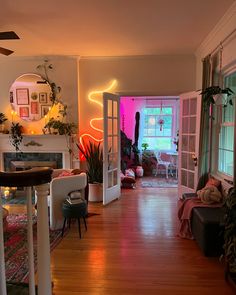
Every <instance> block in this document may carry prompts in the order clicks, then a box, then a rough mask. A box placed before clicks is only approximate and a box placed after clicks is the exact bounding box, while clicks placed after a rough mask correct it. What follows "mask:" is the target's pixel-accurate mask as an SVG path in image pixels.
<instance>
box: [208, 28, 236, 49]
mask: <svg viewBox="0 0 236 295" xmlns="http://www.w3.org/2000/svg"><path fill="white" fill-rule="evenodd" d="M235 32H236V28H235V29H234V30H233V31H232V32H231V33H230V34H229V35H228V36H226V37H225V38H224V39H223V40H222V41H221V42H220V44H218V45H217V46H216V47H215V48H214V49H213V50H212V51H211V52H210V53H209V54H210V55H212V54H213V53H215V51H217V49H218V48H219V47H221V46H223V44H224V43H225V42H226V41H227V40H228V39H229V38H230V37H231V36H232V35H233V34H234V33H235Z"/></svg>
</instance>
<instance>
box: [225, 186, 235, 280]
mask: <svg viewBox="0 0 236 295" xmlns="http://www.w3.org/2000/svg"><path fill="white" fill-rule="evenodd" d="M224 208H225V220H224V221H225V228H224V256H225V261H226V278H227V279H228V278H230V279H231V280H232V281H233V282H234V284H235V285H236V188H235V187H234V188H231V189H230V191H229V194H228V196H227V198H226V200H225V204H224Z"/></svg>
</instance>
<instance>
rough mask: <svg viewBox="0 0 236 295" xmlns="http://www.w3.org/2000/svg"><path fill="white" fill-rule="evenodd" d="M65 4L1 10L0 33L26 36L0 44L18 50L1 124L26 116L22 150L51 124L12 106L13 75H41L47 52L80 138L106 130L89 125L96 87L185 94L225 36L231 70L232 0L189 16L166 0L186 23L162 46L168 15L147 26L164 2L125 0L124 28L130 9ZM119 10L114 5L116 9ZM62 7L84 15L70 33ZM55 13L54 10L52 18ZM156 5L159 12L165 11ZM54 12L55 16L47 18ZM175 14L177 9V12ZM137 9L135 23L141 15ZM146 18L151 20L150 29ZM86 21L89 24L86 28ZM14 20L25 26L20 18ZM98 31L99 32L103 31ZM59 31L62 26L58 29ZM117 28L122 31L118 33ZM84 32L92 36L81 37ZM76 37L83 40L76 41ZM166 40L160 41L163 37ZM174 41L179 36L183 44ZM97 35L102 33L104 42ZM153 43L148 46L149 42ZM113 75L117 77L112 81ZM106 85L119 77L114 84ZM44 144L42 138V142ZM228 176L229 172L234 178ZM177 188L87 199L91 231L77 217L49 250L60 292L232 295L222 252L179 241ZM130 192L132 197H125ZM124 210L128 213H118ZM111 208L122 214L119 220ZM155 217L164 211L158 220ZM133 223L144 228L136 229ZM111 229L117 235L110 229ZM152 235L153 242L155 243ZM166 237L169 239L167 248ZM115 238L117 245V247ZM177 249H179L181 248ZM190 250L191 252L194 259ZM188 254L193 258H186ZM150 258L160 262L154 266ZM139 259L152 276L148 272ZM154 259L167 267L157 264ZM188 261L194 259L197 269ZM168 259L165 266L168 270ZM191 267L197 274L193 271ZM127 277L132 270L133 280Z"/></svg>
mask: <svg viewBox="0 0 236 295" xmlns="http://www.w3.org/2000/svg"><path fill="white" fill-rule="evenodd" d="M69 2H70V4H71V7H70V6H69V5H68V7H65V6H63V4H62V3H58V8H56V7H55V6H53V5H52V4H51V3H47V4H45V8H44V9H43V5H42V3H41V5H40V6H39V5H36V6H33V5H34V4H32V3H30V2H29V1H25V3H24V4H22V6H21V7H19V4H16V7H15V8H13V7H11V5H10V4H6V3H5V4H4V7H3V9H2V11H5V12H6V15H5V16H4V18H3V22H4V25H3V26H2V27H1V31H11V30H14V31H15V32H16V33H17V34H18V35H19V37H20V40H10V41H7V40H1V41H0V42H1V47H5V48H9V49H12V50H14V51H15V53H14V54H12V55H10V56H3V55H1V57H0V65H1V67H0V73H1V79H0V89H1V92H0V100H1V110H0V111H1V112H2V113H4V114H5V115H6V117H7V118H8V120H7V121H6V122H5V130H10V127H11V124H12V122H15V123H17V122H20V124H21V125H22V126H23V130H24V132H23V133H24V134H23V140H24V144H23V145H22V147H23V149H26V148H27V147H26V146H25V144H27V143H28V142H30V141H31V140H32V138H33V140H34V141H36V142H38V139H39V140H40V138H41V137H42V138H43V137H44V134H43V131H42V130H43V129H44V126H45V117H44V116H43V117H42V118H41V119H40V120H39V121H27V120H23V119H21V118H20V117H19V116H18V115H14V114H12V106H11V104H10V103H9V91H10V89H11V86H12V84H13V83H14V82H15V80H16V79H17V78H18V77H20V76H21V75H23V74H30V73H31V74H32V73H33V74H38V75H44V73H43V72H42V71H40V70H39V68H38V66H39V65H42V64H43V63H44V62H45V60H46V59H47V60H48V61H49V62H48V64H52V67H53V68H52V70H50V71H49V72H48V75H49V78H50V80H51V81H53V82H55V83H56V85H58V86H60V87H61V92H60V99H61V100H62V101H63V103H64V104H65V105H66V106H67V116H66V121H67V122H70V123H74V124H75V125H76V126H77V130H78V131H77V139H78V140H79V136H81V135H83V134H85V133H89V134H90V135H92V136H93V137H95V138H97V139H99V140H100V139H101V138H102V133H101V131H100V129H101V128H100V125H99V124H101V122H99V123H98V126H99V128H98V129H99V130H96V129H93V128H91V124H90V123H91V120H93V119H94V118H100V117H103V110H102V108H101V107H100V105H99V104H96V103H94V102H92V101H91V100H89V94H90V93H91V92H96V91H97V92H99V94H98V95H97V97H98V100H99V102H101V101H102V96H101V93H102V92H103V91H107V89H109V91H108V92H112V93H116V94H118V95H119V96H123V97H124V96H129V97H130V96H145V97H152V96H159V97H163V96H170V97H173V96H175V97H177V96H178V97H179V96H180V95H181V94H183V93H186V92H190V91H196V90H199V89H202V59H203V58H205V57H206V56H207V55H208V54H210V53H212V52H215V51H217V50H218V49H219V48H220V45H221V44H222V46H223V51H222V53H223V55H222V65H221V68H222V72H223V73H225V74H228V73H232V72H233V69H235V47H236V39H235V34H234V32H235V23H236V14H235V10H236V6H235V1H230V0H227V1H226V3H223V4H222V3H221V1H217V5H216V3H214V2H212V1H200V3H198V4H197V3H195V4H194V3H192V4H191V3H188V2H189V1H183V2H184V3H182V4H184V5H185V6H186V5H187V7H188V8H189V9H190V8H191V9H190V12H191V13H192V14H191V15H190V13H189V15H188V16H186V15H185V13H184V11H183V10H185V9H186V8H185V9H183V7H180V5H177V4H173V3H172V4H173V5H174V7H175V9H173V11H170V10H169V9H167V8H168V7H167V6H166V5H167V4H165V5H164V4H163V3H162V5H163V7H162V9H163V11H164V12H165V13H167V12H168V15H169V19H172V20H173V21H174V19H178V21H177V24H180V28H179V29H180V31H178V33H177V32H176V31H175V32H174V33H175V34H174V35H171V30H174V27H173V25H172V26H171V25H169V26H170V27H171V28H172V29H171V30H170V32H169V33H168V34H170V35H168V34H165V35H166V38H167V40H166V44H165V46H166V47H165V48H164V45H163V47H161V45H160V44H159V43H163V44H164V38H163V31H165V28H166V27H168V23H167V22H166V18H165V20H163V27H162V30H158V29H156V30H157V35H152V34H151V36H150V37H149V39H148V40H147V41H145V40H146V36H145V35H146V34H147V31H148V32H152V31H153V30H151V29H150V28H151V27H152V29H153V24H152V21H155V19H156V18H157V19H158V17H157V15H156V13H157V11H158V9H159V8H161V7H159V6H156V5H157V4H160V3H159V1H157V3H154V2H155V1H154V2H152V3H149V4H148V5H147V7H148V8H149V9H150V10H148V11H146V10H145V6H146V5H144V4H143V3H137V2H136V1H135V3H134V2H133V1H130V3H125V2H124V3H123V4H124V6H126V7H127V11H129V13H130V20H126V21H125V23H124V24H121V28H118V27H117V25H116V22H117V17H118V16H119V17H120V19H121V17H122V16H123V13H124V11H123V9H121V7H119V6H117V5H115V3H109V5H108V8H109V10H108V11H107V14H106V13H105V12H102V11H103V9H104V11H106V10H105V7H106V4H108V3H107V1H102V3H99V5H100V6H98V7H97V9H98V11H99V15H97V14H96V11H95V10H96V9H95V8H96V7H95V5H94V6H93V7H92V6H90V5H89V4H88V6H86V5H85V4H83V3H79V4H80V5H82V6H80V5H79V4H76V3H73V1H69ZM138 2H139V1H138ZM93 4H94V3H93ZM24 5H25V6H24ZM113 5H114V6H113ZM149 5H150V6H149ZM188 5H189V6H188ZM198 5H199V6H198ZM204 5H206V7H207V9H206V8H205V6H204ZM212 5H213V6H214V8H212ZM134 7H135V8H137V12H135V13H134V12H133V8H134ZM23 8H24V9H23ZM32 8H33V9H32ZM59 8H60V9H59ZM73 8H74V10H73ZM154 8H155V9H154ZM113 9H114V10H115V9H117V11H118V12H119V13H118V15H117V14H116V13H115V11H114V10H113ZM210 9H211V10H213V12H212V13H213V14H214V17H211V18H209V12H208V11H209V10H210ZM64 10H66V11H67V13H68V15H69V14H70V15H71V19H74V21H75V23H76V20H78V17H77V13H78V14H79V16H80V20H79V21H78V22H79V24H76V28H77V31H74V32H73V33H71V32H69V31H70V30H72V29H71V28H72V27H73V26H72V24H71V22H69V23H68V26H67V25H66V23H65V22H64V21H61V20H62V19H64V16H63V13H62V12H63V11H64ZM72 10H73V12H72ZM142 10H143V11H142ZM32 11H33V12H32ZM82 11H83V12H84V15H83V13H82ZM151 11H152V12H151ZM160 11H161V9H160ZM55 12H56V13H57V17H55ZM164 12H163V13H164ZM90 13H91V15H90ZM159 13H160V12H158V16H159V18H160V19H161V15H160V14H159ZM201 13H202V14H203V17H201V22H200V20H199V15H201ZM48 14H50V17H48V20H47V16H48ZM109 14H111V15H109ZM131 15H132V17H131ZM150 15H151V16H152V17H150ZM178 15H179V17H177V16H178ZM90 16H91V18H92V17H94V20H93V21H94V22H91V19H90ZM101 16H103V18H104V20H103V21H104V22H102V21H101ZM112 16H113V18H112ZM144 16H145V18H144ZM180 16H182V17H180ZM96 17H97V18H96ZM137 17H138V19H139V21H138V22H137V21H135V19H137ZM54 18H58V23H57V24H55V23H54V21H53V19H54ZM106 18H107V19H106ZM184 18H186V23H185V22H184V21H183V19H184ZM14 19H15V21H14ZM89 19H90V22H89ZM92 19H93V18H92ZM105 19H106V21H105ZM143 19H145V20H146V21H147V19H149V20H150V23H149V22H148V24H149V26H148V28H147V31H146V30H145V32H144V29H143V28H144V26H145V25H144V20H143ZM40 20H41V21H40ZM42 20H43V21H42ZM95 20H96V21H95ZM151 20H152V21H151ZM82 21H84V23H86V26H85V27H86V30H85V31H86V32H85V33H84V31H83V23H82ZM182 21H183V22H182ZM18 22H19V24H17V23H18ZM27 22H30V25H29V24H26V23H27ZM55 22H56V21H55ZM60 22H61V23H60ZM111 23H112V24H113V26H111ZM11 24H13V25H11ZM59 24H60V26H59ZM97 24H100V25H101V27H100V28H99V29H97V30H96V26H97ZM177 24H176V26H177ZM31 25H32V27H31ZM37 25H39V26H40V25H42V27H43V26H45V27H43V31H41V32H40V30H39V27H37ZM159 25H160V24H158V23H156V22H155V25H154V27H155V28H158V27H159ZM27 26H28V27H27ZM57 26H58V30H57ZM126 26H128V27H130V28H132V29H131V32H132V33H133V39H129V38H128V36H126V35H124V32H125V31H126V29H125V28H126ZM186 26H189V30H188V32H187V31H186V32H185V34H186V35H184V34H182V33H181V30H183V29H185V28H186ZM108 27H110V29H111V31H109V29H108ZM69 28H70V29H69ZM60 29H61V31H60ZM102 29H103V33H101V32H102ZM198 29H199V30H198ZM64 30H67V31H68V36H69V38H68V39H66V40H64V42H63V41H61V39H63V38H62V37H61V36H63V37H66V36H67V33H65V31H64ZM93 30H94V31H97V32H99V33H97V34H95V35H90V36H86V35H89V34H88V32H89V33H90V34H92V33H93ZM154 31H155V30H154ZM55 32H57V34H56V37H55ZM114 32H116V33H117V36H116V37H113V33H114ZM119 32H123V33H122V35H123V36H120V34H119ZM158 32H159V33H158ZM232 32H233V33H232ZM153 34H154V33H153ZM158 34H159V35H158ZM131 35H132V34H131ZM82 36H83V37H84V38H85V37H86V38H85V39H84V43H83V42H82V40H83V39H82ZM105 36H109V38H105ZM124 36H125V37H124ZM141 37H142V38H141ZM161 37H162V38H161ZM60 38H61V39H60ZM80 38H81V41H78V40H79V39H80ZM113 38H114V39H113ZM154 39H155V40H154ZM162 39H163V42H160V40H162ZM177 39H180V41H179V42H178V40H177ZM195 39H196V41H195ZM92 40H93V42H92ZM98 40H100V46H99V45H98V43H99V41H98ZM122 41H123V42H122ZM187 41H189V42H187ZM77 42H78V43H77ZM168 42H169V43H168ZM144 43H146V44H147V45H145V46H147V47H146V48H142V44H144ZM175 43H176V44H175ZM120 44H122V46H123V49H122V46H121V45H120ZM109 45H110V46H109ZM151 45H152V46H153V48H152V46H151ZM143 46H144V45H143ZM145 46H144V47H145ZM148 46H150V47H149V48H148ZM174 46H176V47H174ZM218 69H219V65H218ZM114 79H115V80H116V84H112V82H113V80H114ZM110 85H113V88H111V87H110ZM199 92H200V91H199ZM132 116H134V114H132ZM120 119H121V118H120ZM199 119H200V118H198V120H199ZM96 127H97V125H96ZM50 136H53V135H50ZM6 138H8V135H7V134H4V135H2V134H0V154H1V159H0V164H1V165H0V166H1V170H2V171H3V170H4V169H5V167H4V161H3V156H2V154H3V153H4V152H9V151H10V152H12V151H14V148H13V147H12V146H11V145H8V147H7V148H6V147H3V142H5V141H6ZM36 138H37V139H36ZM55 138H56V137H55ZM50 141H51V142H52V141H53V140H50ZM39 143H40V144H41V142H39ZM8 144H9V143H8ZM55 144H56V143H55ZM59 146H60V147H61V145H60V144H57V147H56V148H54V152H55V151H57V150H58V147H59ZM22 147H21V148H22ZM44 147H46V145H45V146H44V145H43V146H41V147H40V146H38V147H37V148H36V147H34V146H29V152H32V151H38V150H40V149H42V152H44V151H43V148H44ZM59 152H61V153H62V154H63V157H64V158H65V159H67V160H68V162H63V165H62V166H63V168H78V167H82V163H80V161H78V159H69V158H68V157H69V156H68V154H67V150H63V151H62V150H60V151H59ZM71 160H72V164H71ZM199 160H200V159H199ZM65 163H66V164H65ZM67 163H69V164H67ZM232 179H233V177H231V180H232ZM136 192H137V194H136ZM156 194H158V195H159V196H160V198H159V200H160V201H159V202H160V203H156V202H157V200H156V198H155V195H156ZM134 195H135V196H134ZM179 195H180V194H179V193H178V190H177V189H176V188H172V189H168V190H166V191H165V190H159V189H158V191H157V190H154V189H152V188H150V189H147V190H145V192H144V191H142V190H140V191H139V190H136V191H134V190H126V191H122V192H121V197H120V199H119V200H118V201H115V202H112V203H111V204H110V205H108V206H104V207H103V206H102V204H101V203H91V204H89V210H90V211H91V212H93V213H96V214H97V215H94V216H92V217H91V218H88V231H87V232H86V233H85V232H84V233H83V234H82V239H79V237H78V233H77V226H76V225H72V228H71V230H70V231H69V233H67V235H66V236H65V237H64V238H63V240H62V242H61V243H60V244H59V245H58V247H57V248H56V249H54V251H53V252H52V253H51V270H52V281H53V282H54V287H55V288H54V292H55V294H77V293H78V294H80V292H81V293H85V294H92V293H94V294H134V293H138V292H139V291H138V290H137V289H138V288H137V285H138V287H139V289H140V293H142V294H143V293H144V292H146V291H148V293H150V294H156V293H157V292H158V293H160V294H162V293H163V294H167V293H168V292H169V293H174V294H180V293H181V294H183V293H184V294H188V292H190V291H189V290H190V288H191V286H192V288H193V290H191V291H192V292H196V293H199V292H202V293H203V294H209V293H210V292H212V289H211V290H210V287H211V288H213V289H214V291H215V293H216V294H217V292H218V293H219V292H220V291H221V292H222V293H224V294H233V293H232V292H231V289H230V288H229V286H228V285H227V284H226V283H225V282H224V278H223V270H222V266H219V265H218V261H217V260H216V259H209V258H206V257H204V256H203V255H202V254H201V252H200V251H199V249H198V248H197V246H196V245H195V244H194V242H193V241H188V240H179V239H176V240H175V239H174V235H175V230H176V225H175V221H176V220H175V218H174V217H176V216H177V212H176V208H175V204H176V201H177V198H178V196H179ZM147 197H149V198H147ZM129 200H133V201H132V202H129ZM152 202H153V203H152ZM130 203H132V205H131V204H130ZM130 206H136V207H130ZM124 208H126V209H127V212H128V213H129V214H128V215H126V213H124V211H123V210H124ZM161 208H162V209H163V210H161ZM154 209H155V210H156V211H155V210H154ZM11 210H12V211H11ZM17 210H18V211H20V212H23V211H24V209H23V208H21V207H20V208H19V206H17V205H16V206H12V207H11V208H9V211H10V212H12V213H13V212H17ZM154 211H155V212H154ZM122 212H123V214H125V215H122ZM138 212H139V213H138ZM113 214H114V217H115V219H116V220H117V222H115V220H114V219H113ZM119 214H121V215H119ZM156 215H159V217H160V218H158V217H157V216H156ZM137 216H139V217H137ZM135 224H136V225H137V226H139V227H140V229H139V230H137V228H136V226H135ZM113 226H114V227H113ZM127 228H128V229H129V230H128V231H127ZM112 232H114V233H116V234H112ZM132 233H133V236H132V238H133V239H131V240H130V239H129V235H130V234H132ZM162 234H163V236H162ZM170 237H171V238H170ZM169 238H170V239H169ZM149 239H150V240H149ZM148 240H149V241H150V242H151V243H150V244H149V243H148ZM152 243H153V244H152ZM171 243H172V244H171ZM137 245H140V248H137V251H135V248H136V247H137ZM151 245H153V247H152V246H151ZM161 245H162V246H164V247H165V249H166V250H165V251H164V249H163V248H162V247H161ZM113 246H114V250H112V248H113ZM118 246H119V247H118ZM168 247H170V248H169V250H170V251H169V252H168V251H167V250H168ZM175 247H177V248H178V250H177V252H175ZM181 247H183V248H182V250H181ZM145 249H146V250H145ZM142 251H144V252H142ZM191 251H192V253H194V257H193V255H192V254H191ZM157 252H159V253H160V256H158V255H157V254H158V253H157ZM142 253H143V256H142ZM186 253H187V254H186ZM188 255H190V257H191V259H192V260H191V259H189V261H187V260H188V259H187V256H188ZM170 256H172V257H176V258H173V260H174V261H173V262H174V263H175V264H176V265H178V269H177V270H176V269H174V267H173V263H172V265H170V264H169V263H168V260H169V257H170ZM159 259H160V260H159ZM190 260H191V261H190ZM121 261H122V262H121ZM152 261H155V263H152V266H151V267H149V264H151V262H152ZM198 262H199V264H198ZM143 263H144V265H145V267H144V268H145V269H146V271H147V272H146V273H147V277H144V273H145V270H144V269H142V264H143ZM158 263H160V265H161V267H162V269H161V268H159V267H157V265H158ZM191 265H193V267H192V268H191ZM116 266H117V267H116ZM136 266H137V268H136ZM212 266H213V267H212ZM165 267H167V268H166V269H167V270H168V272H169V275H168V276H167V277H166V275H167V272H165ZM135 268H136V271H135ZM189 268H190V270H191V271H190V273H191V275H188V274H187V272H188V270H189ZM68 270H69V271H68ZM69 272H70V273H69ZM206 272H208V273H206ZM212 272H213V273H214V275H215V277H214V278H213V276H209V273H212ZM183 273H184V274H185V275H186V276H188V280H185V279H184V278H183ZM170 274H172V275H170ZM181 274H182V275H181ZM85 276H86V277H85ZM127 277H130V281H129V280H128V279H127ZM174 277H175V278H176V279H174ZM216 278H217V279H216ZM121 280H122V281H123V280H124V281H125V284H122V282H121V283H120V284H118V282H119V281H121ZM165 281H166V282H167V281H168V282H169V283H170V282H171V284H172V285H173V287H171V284H167V283H166V284H165ZM152 282H153V285H152ZM135 285H136V286H135ZM166 290H168V291H167V293H165V291H166Z"/></svg>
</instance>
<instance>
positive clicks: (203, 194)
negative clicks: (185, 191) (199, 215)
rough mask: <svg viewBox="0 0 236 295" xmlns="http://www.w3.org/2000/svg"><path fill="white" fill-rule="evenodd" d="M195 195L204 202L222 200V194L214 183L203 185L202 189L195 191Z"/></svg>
mask: <svg viewBox="0 0 236 295" xmlns="http://www.w3.org/2000/svg"><path fill="white" fill-rule="evenodd" d="M197 195H198V198H199V199H201V201H202V203H204V204H214V203H220V202H222V195H221V193H220V191H219V190H218V189H217V187H216V186H214V185H212V186H210V185H208V186H205V187H204V188H203V189H201V190H199V191H197Z"/></svg>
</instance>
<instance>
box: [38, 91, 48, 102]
mask: <svg viewBox="0 0 236 295" xmlns="http://www.w3.org/2000/svg"><path fill="white" fill-rule="evenodd" d="M39 102H40V103H48V97H47V92H40V93H39Z"/></svg>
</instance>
